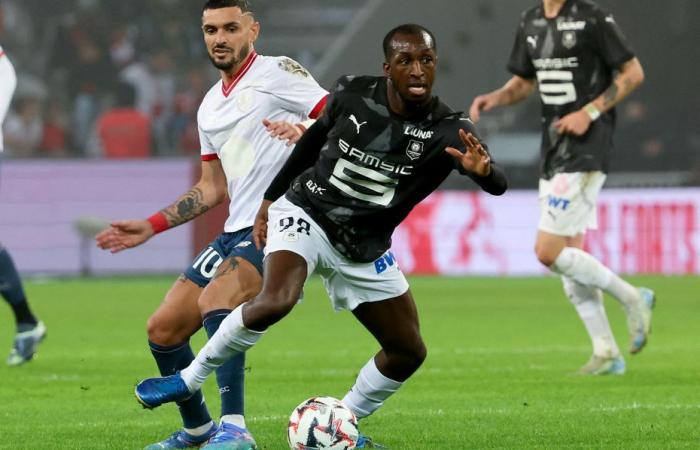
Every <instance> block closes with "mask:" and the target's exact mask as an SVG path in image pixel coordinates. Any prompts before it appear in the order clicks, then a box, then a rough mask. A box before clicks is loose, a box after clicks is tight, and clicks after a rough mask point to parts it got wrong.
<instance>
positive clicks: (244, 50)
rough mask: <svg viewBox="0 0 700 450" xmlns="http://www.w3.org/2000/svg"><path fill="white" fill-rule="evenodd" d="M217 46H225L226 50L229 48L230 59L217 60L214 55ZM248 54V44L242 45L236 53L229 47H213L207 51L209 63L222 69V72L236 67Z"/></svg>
mask: <svg viewBox="0 0 700 450" xmlns="http://www.w3.org/2000/svg"><path fill="white" fill-rule="evenodd" d="M217 48H225V49H226V50H229V51H230V52H231V56H230V59H227V60H224V61H220V60H217V59H216V57H215V56H214V50H216V49H217ZM249 54H250V44H247V43H246V44H245V45H244V46H243V47H241V49H240V50H239V52H238V55H236V53H235V52H234V50H233V49H231V48H229V47H214V48H213V49H212V50H211V52H209V60H210V61H211V63H212V64H213V65H214V67H216V68H217V69H219V70H223V71H224V72H228V71H230V70H232V69H233V68H234V67H236V66H237V65H238V64H240V63H241V62H243V61H245V59H246V58H247V57H248V55H249Z"/></svg>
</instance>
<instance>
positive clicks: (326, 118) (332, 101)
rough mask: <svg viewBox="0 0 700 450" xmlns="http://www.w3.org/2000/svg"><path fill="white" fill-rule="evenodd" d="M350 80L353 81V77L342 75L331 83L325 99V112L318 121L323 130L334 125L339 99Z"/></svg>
mask: <svg viewBox="0 0 700 450" xmlns="http://www.w3.org/2000/svg"><path fill="white" fill-rule="evenodd" d="M352 79H353V77H352V76H350V75H343V76H342V77H340V78H338V79H337V80H336V82H335V83H333V87H332V88H331V92H330V93H329V94H328V97H327V101H326V111H325V112H324V114H323V115H322V116H321V118H320V119H318V121H319V122H321V125H322V126H324V127H325V128H327V129H331V128H333V124H334V123H335V120H336V118H337V115H338V108H339V105H338V102H339V97H340V96H341V95H342V92H343V91H344V90H345V89H346V88H347V86H348V85H349V84H350V82H351V81H352Z"/></svg>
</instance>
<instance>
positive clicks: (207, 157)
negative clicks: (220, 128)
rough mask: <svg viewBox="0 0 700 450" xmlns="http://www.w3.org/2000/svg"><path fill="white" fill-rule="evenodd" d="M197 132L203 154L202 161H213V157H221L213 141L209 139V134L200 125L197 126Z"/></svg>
mask: <svg viewBox="0 0 700 450" xmlns="http://www.w3.org/2000/svg"><path fill="white" fill-rule="evenodd" d="M197 132H198V133H199V146H200V152H201V155H202V161H211V160H213V159H219V155H218V154H217V153H216V149H215V148H214V146H213V145H211V142H210V141H209V139H207V135H206V134H204V132H203V131H202V127H200V126H199V125H198V126H197Z"/></svg>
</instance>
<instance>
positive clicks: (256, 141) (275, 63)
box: [197, 51, 328, 232]
mask: <svg viewBox="0 0 700 450" xmlns="http://www.w3.org/2000/svg"><path fill="white" fill-rule="evenodd" d="M327 95H328V92H327V91H326V90H325V89H323V88H322V87H320V86H319V85H318V83H317V82H316V80H314V78H313V77H312V76H311V75H310V74H309V72H307V71H306V69H304V68H303V67H302V66H301V65H299V63H297V62H296V61H294V60H292V59H290V58H286V57H271V56H262V55H258V54H256V53H255V52H254V51H253V52H251V53H250V54H249V55H248V57H247V58H246V60H245V62H244V64H243V66H242V67H241V69H240V70H239V71H238V74H237V75H236V77H235V78H234V80H233V81H232V82H231V83H230V84H229V85H224V83H223V81H219V82H218V83H216V84H215V85H214V87H212V88H211V89H210V90H209V92H208V93H207V95H206V96H205V97H204V100H203V101H202V104H201V106H200V107H199V112H198V114H197V122H198V126H199V140H200V144H201V148H202V160H204V161H207V160H212V159H216V158H218V159H220V160H221V165H222V166H223V168H224V172H225V173H226V180H227V182H228V195H229V199H230V204H229V216H228V219H227V220H226V225H225V226H224V230H225V231H226V232H234V231H238V230H240V229H242V228H246V227H249V226H252V225H253V220H254V219H255V214H256V213H257V211H258V208H259V207H260V203H261V202H262V199H263V194H264V193H265V190H266V189H267V187H268V186H269V184H270V181H272V179H273V178H274V177H275V175H277V172H278V171H279V170H280V169H281V168H282V165H283V164H284V162H285V161H286V160H287V158H288V157H289V155H290V154H291V151H292V149H293V147H287V146H286V141H280V140H278V139H276V138H272V137H270V135H269V134H268V132H267V130H266V129H265V126H264V125H263V124H262V121H263V119H270V120H271V121H278V120H284V121H287V122H290V123H299V122H301V121H303V120H306V119H308V118H316V117H317V116H318V114H319V113H320V112H321V110H322V109H323V106H324V105H325V102H326V96H327Z"/></svg>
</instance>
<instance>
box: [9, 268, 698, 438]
mask: <svg viewBox="0 0 700 450" xmlns="http://www.w3.org/2000/svg"><path fill="white" fill-rule="evenodd" d="M171 281H172V279H170V278H120V279H95V280H66V281H51V280H49V281H44V282H38V281H30V282H27V283H26V290H27V293H28V296H29V298H30V301H31V303H32V306H33V308H34V309H35V310H36V312H37V313H38V314H39V315H40V317H41V318H42V319H43V320H44V321H45V322H46V324H47V326H48V330H49V331H48V338H47V340H46V341H45V342H44V343H43V344H42V346H41V348H40V351H39V356H38V357H37V359H36V360H34V361H33V362H31V363H29V364H26V365H25V366H22V367H19V368H8V367H6V366H4V365H2V366H0V405H2V408H0V449H42V450H44V449H91V450H94V449H119V450H123V449H140V448H143V446H144V445H146V444H148V443H151V442H154V441H157V440H160V439H162V438H164V437H165V436H167V435H168V434H169V433H171V432H172V431H174V430H176V429H177V428H178V425H179V416H178V414H177V411H176V408H174V407H173V406H172V405H166V406H164V407H161V408H159V409H157V410H154V411H145V410H143V409H141V407H140V406H138V404H137V403H136V401H135V399H134V398H133V394H132V392H133V386H134V384H135V383H136V382H137V381H138V380H139V379H140V378H143V377H147V376H154V375H156V374H157V373H156V369H155V365H154V363H153V361H152V359H151V356H150V354H149V352H148V350H147V347H146V345H145V344H146V337H145V325H144V324H145V320H146V318H147V317H148V315H149V314H150V312H152V311H153V310H154V308H155V307H156V306H157V304H158V302H159V301H160V298H161V297H162V295H163V293H164V292H165V291H166V290H167V288H168V286H169V285H170V283H171ZM633 281H634V282H635V283H640V284H645V285H648V286H650V287H652V288H654V289H656V291H657V293H658V294H659V303H658V306H657V310H656V314H655V316H654V327H653V328H654V332H653V334H652V336H651V340H650V345H649V348H647V349H645V350H644V352H642V354H640V355H637V356H634V357H630V356H626V360H627V363H628V373H627V374H626V375H625V376H622V377H581V376H576V375H574V372H575V370H576V369H577V368H578V367H579V366H580V365H582V364H583V363H584V362H585V361H586V360H587V358H588V356H589V353H590V344H589V342H588V339H587V337H586V335H585V332H584V330H583V326H582V324H581V323H580V321H579V320H578V319H577V318H576V316H575V313H574V311H573V308H572V307H571V306H570V305H569V304H568V302H567V301H566V299H565V298H564V296H563V293H562V291H561V284H560V282H559V281H558V280H557V279H556V278H553V277H550V278H523V279H502V278H421V277H419V278H413V279H412V280H411V283H412V289H413V293H414V296H415V298H416V302H417V304H418V308H419V310H420V314H421V320H422V323H421V324H422V331H423V335H424V338H425V340H426V343H427V346H428V359H427V361H426V362H425V364H424V366H423V367H422V368H421V369H420V370H419V372H418V373H417V374H416V375H415V376H414V377H413V378H411V379H410V380H409V382H408V383H406V385H405V386H404V387H403V388H402V390H401V391H400V392H399V393H398V394H397V395H396V396H394V397H393V398H392V399H391V400H390V401H388V402H387V404H386V405H385V407H384V408H383V409H382V410H381V411H380V412H378V413H377V414H376V415H375V416H373V417H370V418H368V419H366V420H365V421H364V422H363V424H362V429H363V432H365V433H367V434H369V435H370V436H373V437H374V438H375V439H376V440H377V441H379V442H380V443H383V444H386V445H388V446H389V447H390V448H391V449H392V450H407V449H460V450H462V449H472V448H473V449H487V448H501V449H536V448H540V449H574V448H576V449H617V448H620V449H670V448H699V447H700V428H699V427H698V424H699V423H700V398H699V397H698V385H699V383H698V380H699V375H700V359H699V358H698V344H697V331H698V329H700V315H699V314H698V313H699V312H700V304H699V303H698V293H699V292H700V278H695V277H673V278H664V277H644V278H634V279H633ZM606 302H607V306H608V312H609V316H610V318H611V321H612V323H613V328H614V330H615V332H616V335H617V337H618V342H619V343H620V344H621V347H623V348H626V345H627V338H626V331H625V325H624V317H623V315H622V313H621V311H620V309H619V308H618V307H617V305H616V304H615V303H614V301H613V300H610V299H607V300H606ZM0 323H2V324H4V325H3V326H2V327H1V328H0V343H2V346H4V348H6V349H8V350H9V347H10V343H11V339H12V332H13V326H12V319H11V316H10V313H9V308H6V307H3V308H0ZM193 343H194V346H195V349H198V348H200V347H201V345H202V343H203V335H202V333H200V334H198V335H197V337H196V338H195V339H194V340H193ZM376 350H377V346H376V344H375V342H374V341H373V339H372V338H371V337H370V336H369V335H368V334H367V333H366V332H365V331H364V329H362V328H361V327H360V326H359V325H358V324H357V323H355V320H354V318H353V317H352V315H351V314H349V313H334V312H333V311H332V310H331V309H330V307H329V304H328V302H327V299H326V296H325V293H324V292H323V289H322V287H321V284H320V282H318V280H314V281H313V282H312V283H310V284H309V285H308V286H307V289H306V300H305V302H304V303H303V304H301V305H299V306H297V307H296V308H295V310H294V311H293V312H292V313H291V315H290V316H289V317H288V318H286V319H285V320H284V321H282V322H281V323H280V324H279V325H278V326H276V327H274V328H273V329H272V330H271V331H270V332H269V333H268V334H267V336H265V338H264V339H263V340H262V341H261V342H260V343H259V344H258V346H256V348H255V349H254V350H252V351H251V352H250V353H249V355H248V360H247V366H249V371H248V378H247V388H246V389H247V420H248V425H249V428H250V430H251V432H252V433H253V434H254V436H255V437H256V439H257V441H258V444H259V445H260V447H261V448H262V449H270V450H272V449H286V448H287V445H286V440H285V432H286V423H287V417H288V414H289V413H290V412H291V410H292V408H293V407H294V406H296V405H297V404H298V403H299V402H301V401H302V400H304V399H305V398H307V397H310V396H315V395H332V396H336V397H342V396H343V394H344V392H345V391H346V390H347V389H348V388H349V387H350V386H351V385H352V383H353V381H354V378H355V375H356V373H357V370H358V369H359V368H360V367H361V366H362V365H363V364H364V363H365V362H366V361H367V359H368V358H369V357H370V355H372V354H373V353H374V352H375V351H376ZM205 395H206V397H207V399H208V403H209V407H210V410H211V411H212V414H214V415H215V414H216V413H217V411H218V400H217V395H216V386H215V382H214V380H213V379H211V380H209V382H208V383H207V385H205Z"/></svg>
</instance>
